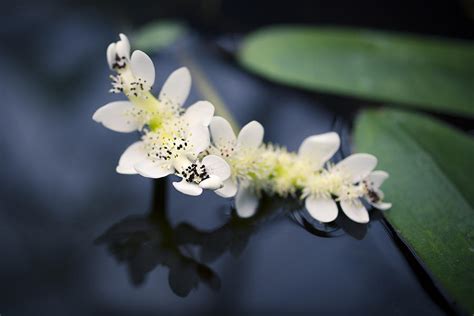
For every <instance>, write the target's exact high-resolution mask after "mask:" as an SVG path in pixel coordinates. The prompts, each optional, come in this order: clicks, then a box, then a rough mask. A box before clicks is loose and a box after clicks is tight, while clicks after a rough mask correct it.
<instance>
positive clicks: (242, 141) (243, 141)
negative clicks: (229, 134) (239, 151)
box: [237, 121, 264, 148]
mask: <svg viewBox="0 0 474 316" xmlns="http://www.w3.org/2000/svg"><path fill="white" fill-rule="evenodd" d="M263 134H264V130H263V126H262V124H260V123H259V122H257V121H252V122H250V123H248V124H247V125H245V126H244V127H242V129H241V130H240V133H239V136H237V145H238V146H242V147H250V148H257V147H259V146H260V145H261V144H262V141H263Z"/></svg>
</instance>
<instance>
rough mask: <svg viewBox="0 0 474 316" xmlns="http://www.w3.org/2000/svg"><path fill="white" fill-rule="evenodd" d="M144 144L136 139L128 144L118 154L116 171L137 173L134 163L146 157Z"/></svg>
mask: <svg viewBox="0 0 474 316" xmlns="http://www.w3.org/2000/svg"><path fill="white" fill-rule="evenodd" d="M146 154H147V153H146V150H145V144H144V143H143V142H142V141H138V142H135V143H133V144H132V145H130V146H129V147H128V148H127V149H126V150H125V151H124V153H123V154H122V156H120V160H119V163H118V165H117V168H116V170H117V172H118V173H121V174H137V171H136V170H135V168H134V165H135V164H137V163H139V162H140V161H143V160H145V159H146V157H147V156H146Z"/></svg>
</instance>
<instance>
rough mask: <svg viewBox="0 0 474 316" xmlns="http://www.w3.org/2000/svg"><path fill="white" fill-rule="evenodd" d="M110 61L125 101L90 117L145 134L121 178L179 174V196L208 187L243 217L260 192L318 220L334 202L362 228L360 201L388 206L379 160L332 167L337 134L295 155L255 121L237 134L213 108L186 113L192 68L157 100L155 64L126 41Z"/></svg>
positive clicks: (329, 217)
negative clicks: (296, 202) (300, 206)
mask: <svg viewBox="0 0 474 316" xmlns="http://www.w3.org/2000/svg"><path fill="white" fill-rule="evenodd" d="M107 60H108V63H109V67H110V69H111V70H112V71H115V73H116V74H115V75H113V76H111V79H112V88H111V90H110V91H111V92H113V93H123V94H125V96H127V98H128V101H116V102H111V103H108V104H106V105H104V106H102V107H101V108H99V109H98V110H97V111H96V112H95V113H94V115H93V119H94V120H95V121H96V122H99V123H102V124H103V125H104V126H105V127H107V128H109V129H111V130H114V131H116V132H122V133H127V132H134V131H139V132H140V134H141V139H140V140H139V141H137V142H135V143H133V144H132V145H131V146H129V147H128V148H127V149H126V150H125V152H124V153H123V154H122V156H121V157H120V160H119V163H118V166H117V168H116V170H117V172H118V173H122V174H140V175H142V176H144V177H149V178H161V177H165V176H167V175H170V174H174V175H176V176H178V177H180V178H181V179H182V180H181V181H180V182H173V186H174V187H175V188H176V189H177V190H178V191H180V192H182V193H185V194H188V195H200V194H201V193H202V191H203V190H204V189H209V190H214V191H215V192H216V194H218V195H220V196H222V197H226V198H230V197H234V196H235V205H236V210H237V213H238V214H239V215H240V216H242V217H250V216H252V215H253V214H254V213H255V212H256V209H257V206H258V202H259V197H260V196H261V194H262V193H265V194H269V195H278V196H280V197H292V198H299V199H302V200H304V203H305V206H306V209H307V210H308V212H309V213H310V214H311V216H312V217H314V218H315V219H316V220H318V221H321V222H331V221H333V220H334V219H335V218H336V217H337V214H338V206H337V203H339V205H340V206H341V209H342V210H343V212H344V213H345V214H346V215H347V216H348V217H349V218H350V219H352V220H353V221H355V222H358V223H367V222H368V221H369V216H368V213H367V210H366V208H365V206H364V205H363V203H362V200H365V201H367V202H368V203H370V204H371V205H372V206H374V207H376V208H378V209H382V210H385V209H388V208H390V207H391V204H390V203H385V202H383V197H384V196H383V192H382V191H381V190H380V186H381V184H382V183H383V181H384V180H385V179H387V178H388V174H387V173H386V172H384V171H374V169H375V166H376V165H377V159H376V158H375V157H374V156H372V155H369V154H353V155H351V156H349V157H347V158H346V159H344V160H342V161H340V162H339V163H337V164H335V165H334V164H332V163H330V162H329V160H330V159H331V158H332V156H333V155H334V154H335V153H336V151H338V149H339V145H340V139H339V136H338V135H337V133H334V132H330V133H325V134H320V135H314V136H310V137H308V138H306V139H305V140H304V141H303V142H302V144H301V146H300V148H299V150H298V152H297V153H294V152H289V151H287V150H286V149H285V148H283V147H279V146H275V145H272V144H264V143H263V137H264V129H263V126H262V125H261V124H260V123H258V122H256V121H252V122H250V123H248V124H247V125H245V126H244V127H243V128H242V129H241V130H240V132H239V134H238V135H237V136H236V135H235V133H234V131H233V130H232V127H231V126H230V124H229V123H228V122H227V121H226V120H225V119H224V118H222V117H219V116H214V106H213V105H212V104H211V103H210V102H207V101H199V102H196V103H194V104H193V105H191V106H189V107H188V108H184V107H183V104H184V103H185V101H186V99H187V97H188V95H189V91H190V88H191V76H190V74H189V71H188V69H187V68H184V67H183V68H180V69H178V70H176V71H174V72H173V73H172V74H171V75H170V76H169V77H168V79H167V80H166V82H165V83H164V85H163V87H162V89H161V92H160V93H159V96H158V98H156V97H155V96H154V95H153V94H152V93H151V88H152V86H153V83H154V81H155V68H154V65H153V62H152V61H151V59H150V58H149V57H148V56H147V55H146V54H145V53H144V52H142V51H139V50H136V51H134V52H133V53H132V54H131V55H130V44H129V41H128V39H127V37H126V36H125V35H123V34H120V40H119V41H118V42H115V43H112V44H110V45H109V47H108V48H107Z"/></svg>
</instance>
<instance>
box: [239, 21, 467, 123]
mask: <svg viewBox="0 0 474 316" xmlns="http://www.w3.org/2000/svg"><path fill="white" fill-rule="evenodd" d="M239 59H240V61H241V63H242V64H243V65H244V66H245V67H247V68H248V69H250V70H251V71H253V72H255V73H257V74H259V75H262V76H264V77H266V78H268V79H270V80H274V81H277V82H280V83H284V84H287V85H291V86H294V87H298V88H304V89H309V90H315V91H322V92H331V93H337V94H343V95H348V96H355V97H362V98H366V99H372V100H375V101H389V102H396V103H401V104H405V105H409V106H415V107H419V108H424V109H427V110H431V111H434V112H444V113H450V114H464V115H468V116H471V117H474V104H473V100H474V45H473V43H472V42H467V41H466V42H463V41H454V40H446V39H440V38H427V37H421V36H414V35H400V34H398V35H397V34H393V33H383V32H375V31H368V30H358V29H341V28H322V27H319V28H318V27H296V26H294V27H291V26H288V27H271V28H267V29H263V30H261V31H258V32H256V33H253V34H251V35H250V36H248V37H247V38H246V39H245V40H244V42H243V45H242V48H241V50H240V51H239Z"/></svg>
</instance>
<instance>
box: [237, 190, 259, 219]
mask: <svg viewBox="0 0 474 316" xmlns="http://www.w3.org/2000/svg"><path fill="white" fill-rule="evenodd" d="M257 207H258V197H257V196H256V195H255V193H254V192H253V190H251V189H250V188H248V187H241V188H240V190H239V192H237V196H236V197H235V208H236V210H237V214H238V215H239V216H240V217H244V218H247V217H251V216H253V215H254V214H255V212H256V211H257Z"/></svg>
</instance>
